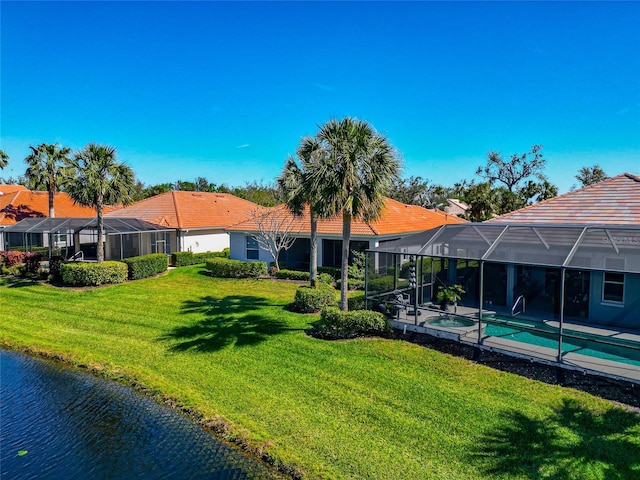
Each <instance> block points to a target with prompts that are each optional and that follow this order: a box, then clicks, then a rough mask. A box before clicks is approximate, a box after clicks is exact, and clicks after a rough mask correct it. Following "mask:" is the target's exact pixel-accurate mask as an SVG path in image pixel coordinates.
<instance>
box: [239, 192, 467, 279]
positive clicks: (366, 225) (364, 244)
mask: <svg viewBox="0 0 640 480" xmlns="http://www.w3.org/2000/svg"><path fill="white" fill-rule="evenodd" d="M265 211H267V212H270V214H271V215H275V216H277V217H278V218H279V219H280V221H279V223H280V225H281V228H284V226H285V225H286V226H287V228H288V230H289V231H290V234H291V235H293V236H294V237H295V238H296V240H295V242H294V244H293V246H292V247H291V248H290V249H289V250H287V251H284V252H281V254H280V264H281V266H282V267H285V268H291V269H299V270H305V269H308V268H309V257H310V255H309V252H310V238H311V228H310V215H309V207H308V206H307V208H306V209H305V211H304V214H303V215H302V216H300V217H296V216H294V215H293V214H292V213H291V212H290V211H289V210H288V209H287V208H286V206H285V205H279V206H276V207H272V208H271V209H265ZM454 223H456V224H457V223H466V220H462V219H460V218H458V217H456V216H454V215H449V214H447V213H445V212H442V211H440V210H427V209H425V208H423V207H420V206H418V205H405V204H404V203H401V202H398V201H396V200H392V199H390V198H387V199H386V200H385V205H384V208H383V212H382V215H381V216H380V218H379V219H378V220H375V221H369V222H365V221H362V220H353V221H352V222H351V239H350V248H351V250H357V251H365V250H367V249H369V248H374V247H378V246H381V245H384V244H385V243H387V242H391V241H394V240H398V239H400V238H403V237H405V236H407V235H409V234H412V233H415V232H420V231H423V230H426V229H431V228H435V227H438V226H440V225H444V224H454ZM227 231H228V232H229V234H230V237H231V252H230V256H231V258H233V259H236V260H262V261H265V262H267V263H269V262H271V261H273V258H272V257H271V255H270V254H269V253H268V252H267V251H265V250H263V249H262V248H260V246H259V245H258V243H257V242H256V240H255V235H257V234H258V233H259V231H260V229H259V226H258V224H257V222H256V220H255V219H247V220H245V221H244V222H240V223H237V224H235V225H233V226H230V227H228V228H227ZM317 234H318V266H328V267H339V266H340V264H341V259H342V215H337V216H335V217H333V218H330V219H320V220H318V227H317Z"/></svg>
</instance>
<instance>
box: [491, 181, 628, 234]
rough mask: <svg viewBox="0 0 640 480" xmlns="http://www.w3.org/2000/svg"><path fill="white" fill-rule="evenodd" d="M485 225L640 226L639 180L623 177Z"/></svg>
mask: <svg viewBox="0 0 640 480" xmlns="http://www.w3.org/2000/svg"><path fill="white" fill-rule="evenodd" d="M488 222H491V223H493V222H501V223H504V222H507V223H549V224H556V225H558V224H561V225H569V224H581V225H584V224H589V225H640V176H637V175H632V174H630V173H623V174H620V175H617V176H615V177H612V178H609V179H607V180H604V181H602V182H599V183H595V184H593V185H590V186H588V187H584V188H581V189H580V190H574V191H572V192H569V193H565V194H564V195H559V196H557V197H554V198H551V199H549V200H545V201H542V202H540V203H536V204H534V205H530V206H528V207H525V208H522V209H520V210H516V211H514V212H511V213H507V214H505V215H502V216H500V217H496V218H493V219H491V220H488Z"/></svg>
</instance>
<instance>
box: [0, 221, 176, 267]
mask: <svg viewBox="0 0 640 480" xmlns="http://www.w3.org/2000/svg"><path fill="white" fill-rule="evenodd" d="M2 235H3V236H4V248H5V250H12V249H21V250H26V251H42V252H45V253H46V254H48V256H52V255H61V256H63V257H64V258H71V257H74V255H75V256H76V257H78V256H81V257H82V258H83V259H85V260H91V259H95V258H96V250H97V244H98V238H97V219H96V218H95V217H94V218H27V219H24V220H22V221H21V222H18V223H16V224H15V225H12V226H10V227H7V228H6V229H5V230H4V231H3V232H2ZM103 241H104V242H105V249H104V252H105V259H107V260H121V259H123V258H128V257H135V256H138V255H146V254H149V253H170V252H171V246H172V245H175V241H176V233H175V230H174V229H167V228H166V227H161V226H158V225H155V224H153V223H149V222H145V221H144V220H140V219H136V218H111V217H105V218H104V237H103Z"/></svg>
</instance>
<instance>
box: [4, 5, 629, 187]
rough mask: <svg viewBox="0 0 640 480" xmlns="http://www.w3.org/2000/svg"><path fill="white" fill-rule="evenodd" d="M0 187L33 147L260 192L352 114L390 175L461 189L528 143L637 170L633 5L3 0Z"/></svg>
mask: <svg viewBox="0 0 640 480" xmlns="http://www.w3.org/2000/svg"><path fill="white" fill-rule="evenodd" d="M0 22H1V34H0V35H1V37H0V40H1V44H0V49H1V50H0V54H1V56H0V59H1V69H2V70H1V85H0V86H1V93H0V100H1V104H0V113H1V117H0V148H2V149H4V150H5V151H6V152H7V153H8V154H9V155H10V163H9V167H8V168H7V169H5V170H4V171H3V172H2V176H5V177H8V176H11V175H13V176H17V175H20V174H22V173H24V162H23V159H24V157H25V156H26V155H27V154H28V152H29V149H28V147H29V145H36V144H39V143H42V142H46V143H55V142H58V143H60V144H62V145H64V146H68V147H71V148H73V149H79V148H82V147H83V146H84V145H86V144H87V143H89V142H98V143H103V144H109V145H112V146H114V147H116V148H117V150H118V158H119V159H120V160H122V161H125V162H126V163H128V164H129V165H130V166H131V167H132V168H133V169H134V171H135V172H136V175H137V176H138V178H139V179H140V180H141V181H143V182H144V183H146V184H150V185H152V184H156V183H162V182H169V181H175V180H178V179H182V180H193V179H194V178H195V177H197V176H203V177H206V178H207V179H208V180H209V181H212V182H215V183H217V184H220V183H226V184H228V185H244V183H245V182H247V181H263V182H271V181H273V180H274V179H275V178H276V177H277V176H278V175H279V173H280V171H281V169H282V167H283V165H284V161H285V158H286V157H287V155H288V154H291V153H294V152H295V149H296V147H297V146H298V143H299V140H300V137H302V136H303V135H307V134H313V133H315V132H316V130H317V128H318V126H319V125H321V124H323V123H324V122H325V121H327V120H329V119H330V118H342V117H344V116H353V117H357V118H359V119H363V120H367V121H369V122H370V123H371V124H372V125H373V126H374V127H375V128H376V129H377V130H378V131H379V132H381V133H382V134H384V135H386V136H387V137H388V138H389V139H390V141H391V143H392V144H393V145H394V146H395V147H396V148H397V150H398V151H399V152H400V154H401V155H402V158H403V165H404V169H403V175H404V176H407V177H408V176H410V175H416V176H417V175H419V176H422V177H423V178H427V179H429V180H431V181H432V182H434V183H439V184H443V185H447V186H450V185H453V184H454V183H455V182H456V181H459V180H462V179H467V180H471V179H473V178H474V176H475V170H476V168H477V167H478V166H480V165H484V163H485V161H486V154H487V152H488V151H491V150H496V151H499V152H502V153H503V155H504V156H505V157H506V158H508V157H509V156H510V155H511V154H513V153H524V152H526V151H529V150H530V148H531V146H532V145H534V144H542V145H543V146H544V148H543V150H542V152H543V153H544V156H545V158H546V159H547V167H546V174H547V175H548V177H549V178H550V180H551V182H552V183H555V184H556V185H557V186H558V187H559V189H560V192H561V193H562V192H566V191H568V190H569V189H570V188H571V186H572V185H574V184H576V183H577V181H576V180H575V178H574V176H575V175H576V173H577V171H578V169H579V168H580V167H582V166H585V165H593V164H596V163H597V164H600V165H601V166H602V167H603V168H604V169H605V171H606V172H607V173H608V174H609V175H616V174H619V173H622V172H625V171H626V172H631V173H635V174H640V29H639V28H638V24H640V2H585V3H582V2H514V3H511V2H496V3H490V2H470V3H464V2H406V3H405V2H390V3H387V2H335V3H333V2H299V3H298V2H193V3H186V2H88V3H84V2H10V1H4V0H3V1H2V2H0Z"/></svg>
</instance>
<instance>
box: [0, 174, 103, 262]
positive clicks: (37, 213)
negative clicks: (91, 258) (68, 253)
mask: <svg viewBox="0 0 640 480" xmlns="http://www.w3.org/2000/svg"><path fill="white" fill-rule="evenodd" d="M53 206H54V209H55V215H56V217H58V218H65V217H72V218H78V217H95V216H96V210H95V209H93V208H90V207H83V206H82V205H77V204H76V203H74V202H73V200H72V199H71V197H70V196H69V195H68V194H66V193H64V192H59V193H57V194H56V195H55V197H54V200H53ZM112 209H113V207H106V208H105V211H110V210H112ZM48 216H49V193H48V192H42V191H31V190H28V189H27V188H25V187H23V186H22V185H0V250H3V249H5V248H10V247H21V246H25V245H24V244H25V236H24V235H22V234H20V233H13V234H7V235H4V234H3V230H4V229H6V228H7V227H9V226H11V225H15V224H16V223H18V222H20V221H21V220H24V219H26V218H46V217H48ZM53 241H54V242H58V243H59V242H61V241H62V240H61V239H60V238H57V239H53ZM27 242H28V243H27V244H28V245H30V246H45V247H46V246H48V237H47V236H46V235H42V234H40V233H39V234H36V233H34V234H32V235H31V236H30V237H29V238H28V239H27Z"/></svg>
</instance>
